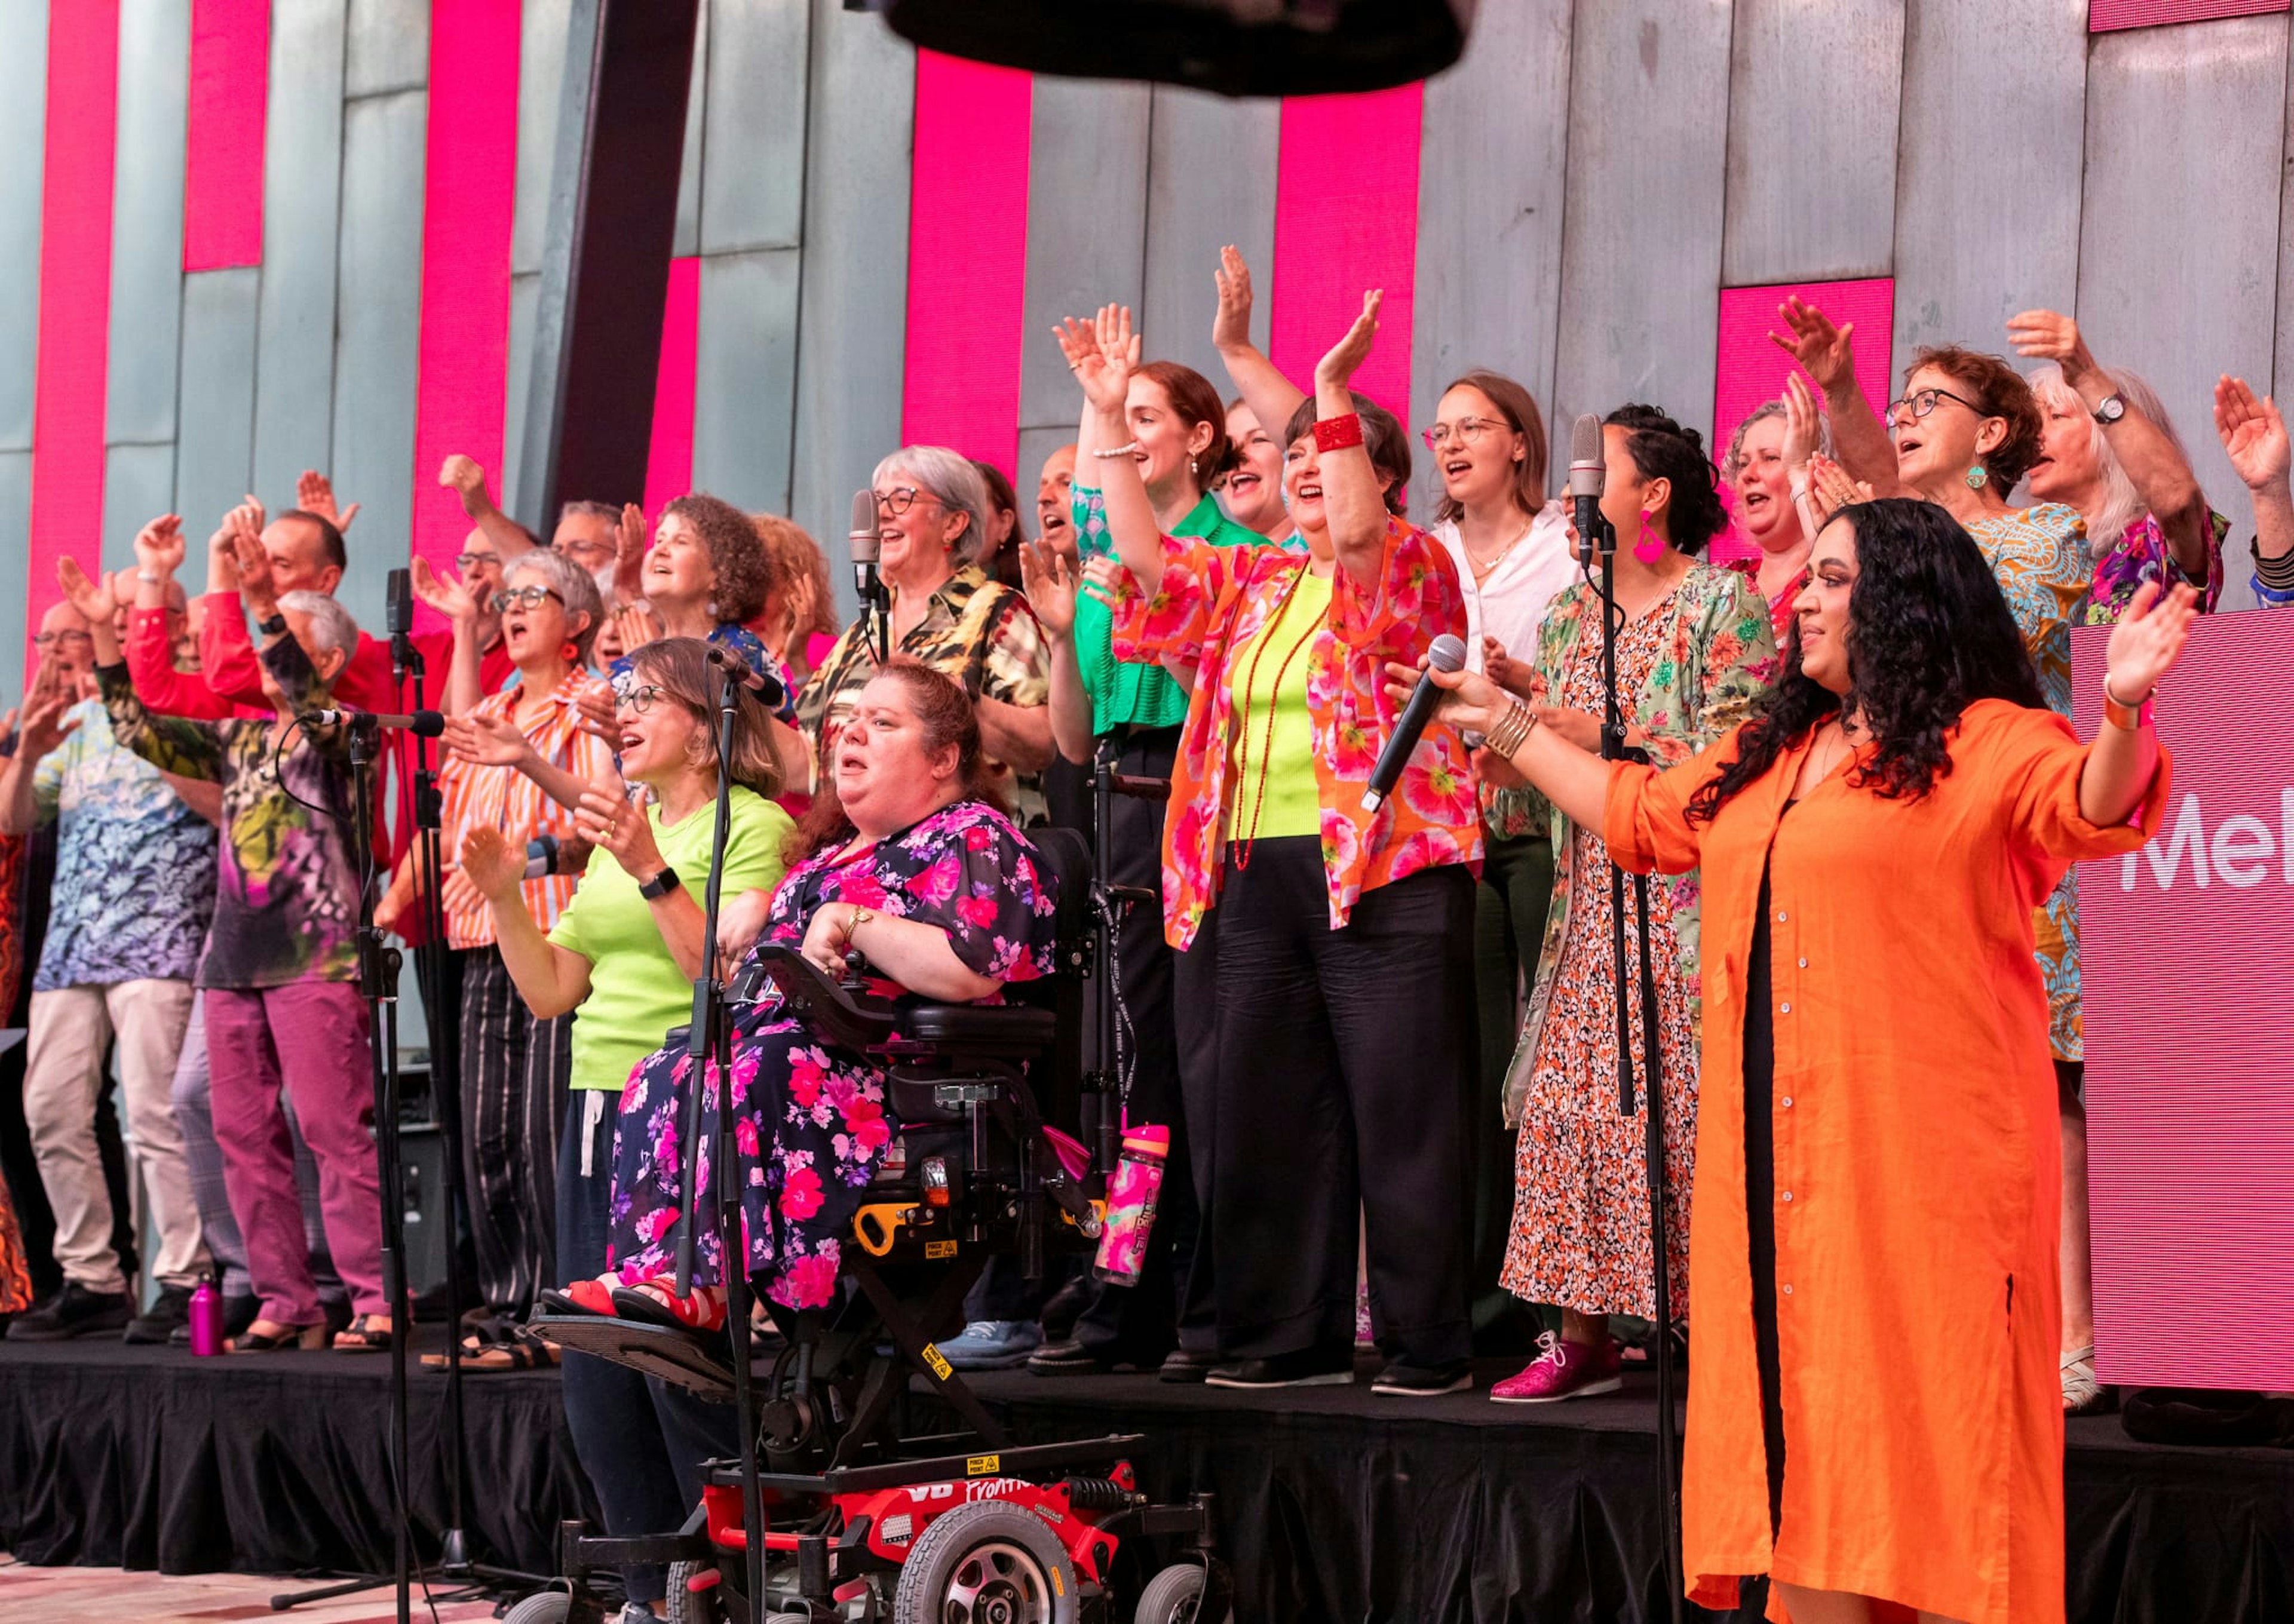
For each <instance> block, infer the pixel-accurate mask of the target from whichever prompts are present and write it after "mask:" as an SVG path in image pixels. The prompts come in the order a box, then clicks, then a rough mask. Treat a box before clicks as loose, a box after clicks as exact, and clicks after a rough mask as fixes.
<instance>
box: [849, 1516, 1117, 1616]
mask: <svg viewBox="0 0 2294 1624" xmlns="http://www.w3.org/2000/svg"><path fill="white" fill-rule="evenodd" d="M1076 1617H1077V1605H1076V1576H1075V1565H1074V1564H1073V1563H1070V1561H1069V1560H1068V1554H1067V1552H1066V1551H1065V1550H1063V1549H1062V1548H1061V1546H1060V1542H1059V1541H1058V1540H1057V1539H1053V1538H1052V1534H1051V1531H1050V1530H1049V1529H1047V1528H1045V1526H1044V1524H1043V1523H1042V1521H1041V1520H1040V1519H1039V1518H1037V1516H1036V1515H1035V1514H1034V1513H1032V1512H1028V1511H1022V1510H1021V1509H1020V1507H1018V1506H1004V1505H999V1504H997V1502H996V1501H994V1500H980V1501H978V1502H976V1503H974V1504H972V1505H970V1506H959V1507H958V1508H957V1509H956V1510H955V1511H951V1512H949V1513H948V1514H947V1515H946V1516H943V1517H940V1518H939V1519H938V1520H936V1521H935V1522H934V1523H932V1524H931V1527H929V1528H927V1529H925V1530H924V1531H923V1534H922V1535H921V1536H920V1537H919V1538H918V1539H917V1540H916V1543H915V1548H914V1549H912V1550H910V1551H909V1553H908V1559H907V1563H905V1564H904V1565H903V1566H902V1567H901V1569H900V1586H899V1589H898V1590H897V1591H895V1592H894V1593H893V1596H892V1624H1075V1620H1076Z"/></svg>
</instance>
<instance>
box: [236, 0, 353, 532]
mask: <svg viewBox="0 0 2294 1624" xmlns="http://www.w3.org/2000/svg"><path fill="white" fill-rule="evenodd" d="M343 49H344V45H343V0H272V6H271V76H270V77H271V92H270V112H269V121H268V125H267V127H266V129H265V133H264V163H263V170H264V174H263V276H262V293H261V298H260V305H259V312H260V313H259V316H258V320H257V334H258V337H257V343H256V363H255V364H256V373H255V376H256V393H255V468H254V477H255V478H256V481H257V482H258V483H259V485H260V488H261V489H262V490H263V491H265V492H283V491H292V490H293V489H294V484H295V476H296V475H297V474H299V473H301V472H302V471H303V470H304V469H305V468H319V469H321V470H324V469H326V468H327V467H328V466H329V461H330V459H331V457H332V448H333V445H334V438H333V426H334V398H335V259H336V247H337V237H338V228H339V224H340V221H339V212H340V207H341V199H342V168H343Z"/></svg>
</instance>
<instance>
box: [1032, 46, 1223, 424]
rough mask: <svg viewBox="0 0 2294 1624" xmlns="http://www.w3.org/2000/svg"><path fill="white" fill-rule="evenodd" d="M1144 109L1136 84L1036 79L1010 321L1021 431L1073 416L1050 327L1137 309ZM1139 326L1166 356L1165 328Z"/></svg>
mask: <svg viewBox="0 0 2294 1624" xmlns="http://www.w3.org/2000/svg"><path fill="white" fill-rule="evenodd" d="M1147 108H1148V91H1147V86H1146V85H1127V84H1121V83H1119V82H1117V81H1114V80H1110V79H1059V78H1052V77H1042V78H1038V79H1037V81H1036V87H1035V94H1034V96H1033V98H1032V99H1031V102H1030V110H1029V132H1028V286H1027V291H1026V293H1025V295H1024V296H1023V298H1022V300H1021V311H1022V314H1021V322H1020V331H1021V349H1020V426H1021V428H1023V429H1028V428H1051V427H1057V426H1061V425H1062V424H1072V423H1073V422H1074V421H1075V419H1076V401H1077V395H1076V382H1075V378H1074V377H1073V376H1072V375H1071V374H1070V372H1069V371H1068V366H1067V362H1066V361H1062V359H1061V358H1060V350H1059V345H1056V344H1054V343H1053V342H1052V336H1051V329H1052V326H1053V323H1054V322H1056V321H1059V319H1060V318H1061V317H1062V316H1075V315H1086V314H1088V313H1090V312H1092V311H1094V310H1096V309H1098V308H1099V306H1101V305H1105V304H1110V303H1113V304H1119V305H1130V306H1131V307H1132V308H1133V309H1134V310H1139V309H1140V308H1141V303H1140V280H1139V278H1140V264H1141V261H1142V259H1143V256H1144V254H1145V251H1146V225H1147ZM1140 330H1141V334H1142V336H1143V338H1144V340H1145V344H1146V354H1147V356H1148V358H1149V359H1150V360H1153V359H1156V358H1159V357H1161V356H1164V355H1166V354H1167V353H1168V352H1167V351H1166V350H1165V348H1164V341H1165V337H1166V335H1164V334H1161V333H1159V332H1152V331H1149V330H1148V329H1146V328H1145V327H1144V326H1143V327H1142V328H1141V329H1140ZM1169 337H1184V335H1182V334H1172V335H1169Z"/></svg>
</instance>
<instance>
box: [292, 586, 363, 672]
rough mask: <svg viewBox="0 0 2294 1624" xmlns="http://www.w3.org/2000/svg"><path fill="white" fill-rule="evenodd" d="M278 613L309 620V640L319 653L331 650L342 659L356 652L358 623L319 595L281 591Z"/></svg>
mask: <svg viewBox="0 0 2294 1624" xmlns="http://www.w3.org/2000/svg"><path fill="white" fill-rule="evenodd" d="M279 609H280V613H282V614H285V613H293V614H307V615H309V616H310V617H311V641H312V642H313V643H316V644H317V645H318V646H319V647H320V649H321V651H322V652H323V651H326V650H329V649H332V650H334V651H335V652H337V653H338V654H341V655H342V656H343V658H344V659H345V660H348V659H349V658H350V657H351V655H352V654H355V653H356V652H357V651H358V640H359V629H358V622H357V621H354V620H353V619H351V612H350V611H349V610H347V609H346V608H344V607H343V606H342V605H340V604H338V603H337V602H336V601H335V600H334V599H333V598H331V597H328V596H327V595H326V594H325V593H323V592H282V593H281V594H280V595H279Z"/></svg>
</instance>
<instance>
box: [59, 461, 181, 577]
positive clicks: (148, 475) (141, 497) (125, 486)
mask: <svg viewBox="0 0 2294 1624" xmlns="http://www.w3.org/2000/svg"><path fill="white" fill-rule="evenodd" d="M173 511H175V447H174V446H173V445H112V446H106V447H105V448H104V451H103V555H102V562H103V567H104V568H105V569H107V570H119V569H133V568H134V567H135V532H137V531H139V530H141V529H142V528H143V526H144V525H145V524H148V523H149V522H150V521H151V520H152V519H155V518H157V517H159V515H161V514H163V513H172V512H173ZM184 529H185V530H186V531H189V530H190V529H191V526H190V525H188V524H187V525H185V526H184ZM206 539H207V537H206V532H199V540H201V541H204V540H206ZM74 550H75V552H77V548H75V549H74ZM80 562H81V563H83V564H85V563H86V562H87V560H86V558H85V556H84V555H83V556H81V558H80ZM187 562H188V561H187ZM200 578H201V579H204V578H205V577H204V571H203V570H202V571H201V573H200ZM194 584H196V582H194Z"/></svg>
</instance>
